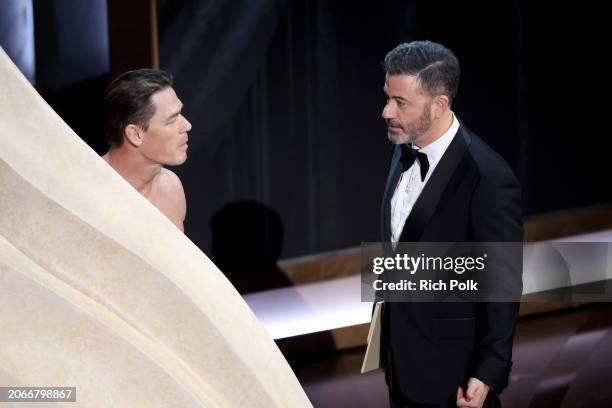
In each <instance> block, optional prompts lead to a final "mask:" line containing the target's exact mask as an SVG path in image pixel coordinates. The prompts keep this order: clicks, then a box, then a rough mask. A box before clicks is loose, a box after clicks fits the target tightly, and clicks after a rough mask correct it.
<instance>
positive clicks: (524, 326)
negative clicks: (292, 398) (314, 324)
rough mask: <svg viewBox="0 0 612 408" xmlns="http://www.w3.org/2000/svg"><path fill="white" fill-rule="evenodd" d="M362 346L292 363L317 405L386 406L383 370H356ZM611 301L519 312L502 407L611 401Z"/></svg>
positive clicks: (573, 407) (594, 407)
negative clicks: (532, 313)
mask: <svg viewBox="0 0 612 408" xmlns="http://www.w3.org/2000/svg"><path fill="white" fill-rule="evenodd" d="M363 353H364V348H359V349H353V350H348V351H345V352H342V353H337V354H333V355H329V354H328V355H326V356H318V357H316V358H304V359H300V360H293V361H290V362H291V364H292V366H293V369H294V371H295V372H296V374H297V376H298V379H299V380H300V382H301V384H302V386H303V387H304V389H305V390H306V393H307V394H308V397H309V398H310V400H311V401H312V403H313V405H314V406H315V407H317V408H318V407H330V408H331V407H333V408H341V407H352V408H378V407H388V401H387V389H386V386H385V383H384V376H383V374H382V373H381V372H375V373H370V374H366V375H361V374H359V369H360V367H361V362H362V358H363ZM611 373H612V304H609V303H605V304H593V305H589V306H583V307H580V308H576V309H571V310H565V311H559V312H553V313H549V314H544V315H538V316H534V317H527V318H521V319H520V320H519V322H518V325H517V332H516V337H515V342H514V368H513V370H512V375H511V378H510V385H509V387H508V388H507V389H506V390H505V391H504V393H503V394H502V402H503V406H504V407H505V408H548V407H555V408H557V407H560V408H580V407H585V408H586V407H589V408H609V407H612V375H611Z"/></svg>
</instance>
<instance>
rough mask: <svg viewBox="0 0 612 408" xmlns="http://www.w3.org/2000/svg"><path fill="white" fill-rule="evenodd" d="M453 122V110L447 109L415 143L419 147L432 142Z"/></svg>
mask: <svg viewBox="0 0 612 408" xmlns="http://www.w3.org/2000/svg"><path fill="white" fill-rule="evenodd" d="M452 124H453V112H451V110H450V109H449V110H447V111H446V112H445V113H444V115H443V116H442V117H441V118H440V119H439V120H437V121H436V122H434V123H433V124H432V126H431V128H430V129H429V131H428V132H427V133H425V134H424V135H423V136H421V137H420V138H419V141H418V142H417V143H415V144H416V145H417V146H418V147H419V148H420V149H422V148H424V147H425V146H427V145H430V144H432V143H433V142H435V141H436V140H438V139H439V138H440V137H442V135H443V134H444V133H446V131H448V129H450V127H451V125H452Z"/></svg>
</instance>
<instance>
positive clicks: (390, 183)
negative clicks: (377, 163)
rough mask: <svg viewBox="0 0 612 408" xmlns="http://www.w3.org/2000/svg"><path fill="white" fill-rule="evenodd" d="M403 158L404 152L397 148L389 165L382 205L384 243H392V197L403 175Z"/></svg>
mask: <svg viewBox="0 0 612 408" xmlns="http://www.w3.org/2000/svg"><path fill="white" fill-rule="evenodd" d="M401 156H402V150H401V148H400V147H399V146H395V148H394V149H393V156H392V157H391V164H390V165H389V173H388V176H387V184H386V185H385V192H384V194H383V200H382V205H381V217H380V219H381V221H382V225H381V236H382V242H389V241H391V197H393V192H394V191H395V186H396V185H397V182H398V181H399V178H400V175H401V174H402V165H401V163H400V158H401Z"/></svg>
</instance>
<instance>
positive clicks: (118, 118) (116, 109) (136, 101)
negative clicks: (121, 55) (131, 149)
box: [104, 69, 172, 147]
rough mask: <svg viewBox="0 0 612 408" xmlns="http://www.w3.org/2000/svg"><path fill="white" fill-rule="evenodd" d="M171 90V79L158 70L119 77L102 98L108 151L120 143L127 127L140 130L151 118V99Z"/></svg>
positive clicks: (130, 73) (153, 109)
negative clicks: (157, 94) (133, 125)
mask: <svg viewBox="0 0 612 408" xmlns="http://www.w3.org/2000/svg"><path fill="white" fill-rule="evenodd" d="M171 86H172V75H170V74H169V73H167V72H165V71H162V70H159V69H137V70H134V71H127V72H124V73H123V74H121V75H119V76H118V77H117V78H116V79H115V80H114V81H112V82H111V83H110V85H109V86H108V88H106V93H105V94H104V134H105V135H106V141H107V142H108V145H109V146H110V147H119V146H121V144H122V143H123V131H124V130H125V127H126V126H127V125H129V124H135V125H138V126H140V127H142V128H143V129H145V130H146V129H147V128H148V127H149V120H151V118H152V117H153V115H154V114H155V106H154V105H153V103H152V102H151V95H153V94H154V93H155V92H158V91H161V90H163V89H165V88H167V87H171Z"/></svg>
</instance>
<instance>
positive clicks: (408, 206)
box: [391, 112, 459, 248]
mask: <svg viewBox="0 0 612 408" xmlns="http://www.w3.org/2000/svg"><path fill="white" fill-rule="evenodd" d="M451 113H452V112H451ZM452 115H453V123H452V124H451V126H450V127H449V128H448V130H447V131H446V132H444V134H443V135H442V136H440V137H439V138H438V139H436V141H434V142H433V143H430V144H429V145H427V146H425V147H424V148H422V149H419V148H418V147H417V146H416V145H412V147H413V148H415V149H417V150H419V151H420V152H422V153H425V154H426V155H427V160H428V161H429V171H428V172H427V175H426V176H425V180H423V181H421V164H420V163H419V161H418V160H416V159H415V160H414V163H413V164H412V166H410V168H409V169H408V170H406V171H405V172H403V173H402V175H401V176H400V179H399V181H398V182H397V186H396V187H395V192H394V193H393V197H392V198H391V242H392V243H393V247H394V248H395V246H396V245H397V242H398V241H399V239H400V235H401V234H402V230H403V229H404V224H405V223H406V219H407V218H408V216H409V215H410V211H412V207H413V206H414V203H415V202H416V200H417V199H418V198H419V195H420V194H421V191H423V187H425V184H427V181H428V180H429V177H431V174H432V173H433V172H434V170H435V169H436V166H437V165H438V162H439V161H440V159H441V158H442V156H443V155H444V152H445V151H446V149H447V148H448V146H449V145H450V144H451V142H452V141H453V138H454V137H455V135H456V134H457V130H458V129H459V121H458V120H457V118H456V117H455V114H454V113H453V114H452ZM398 165H400V164H398Z"/></svg>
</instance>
